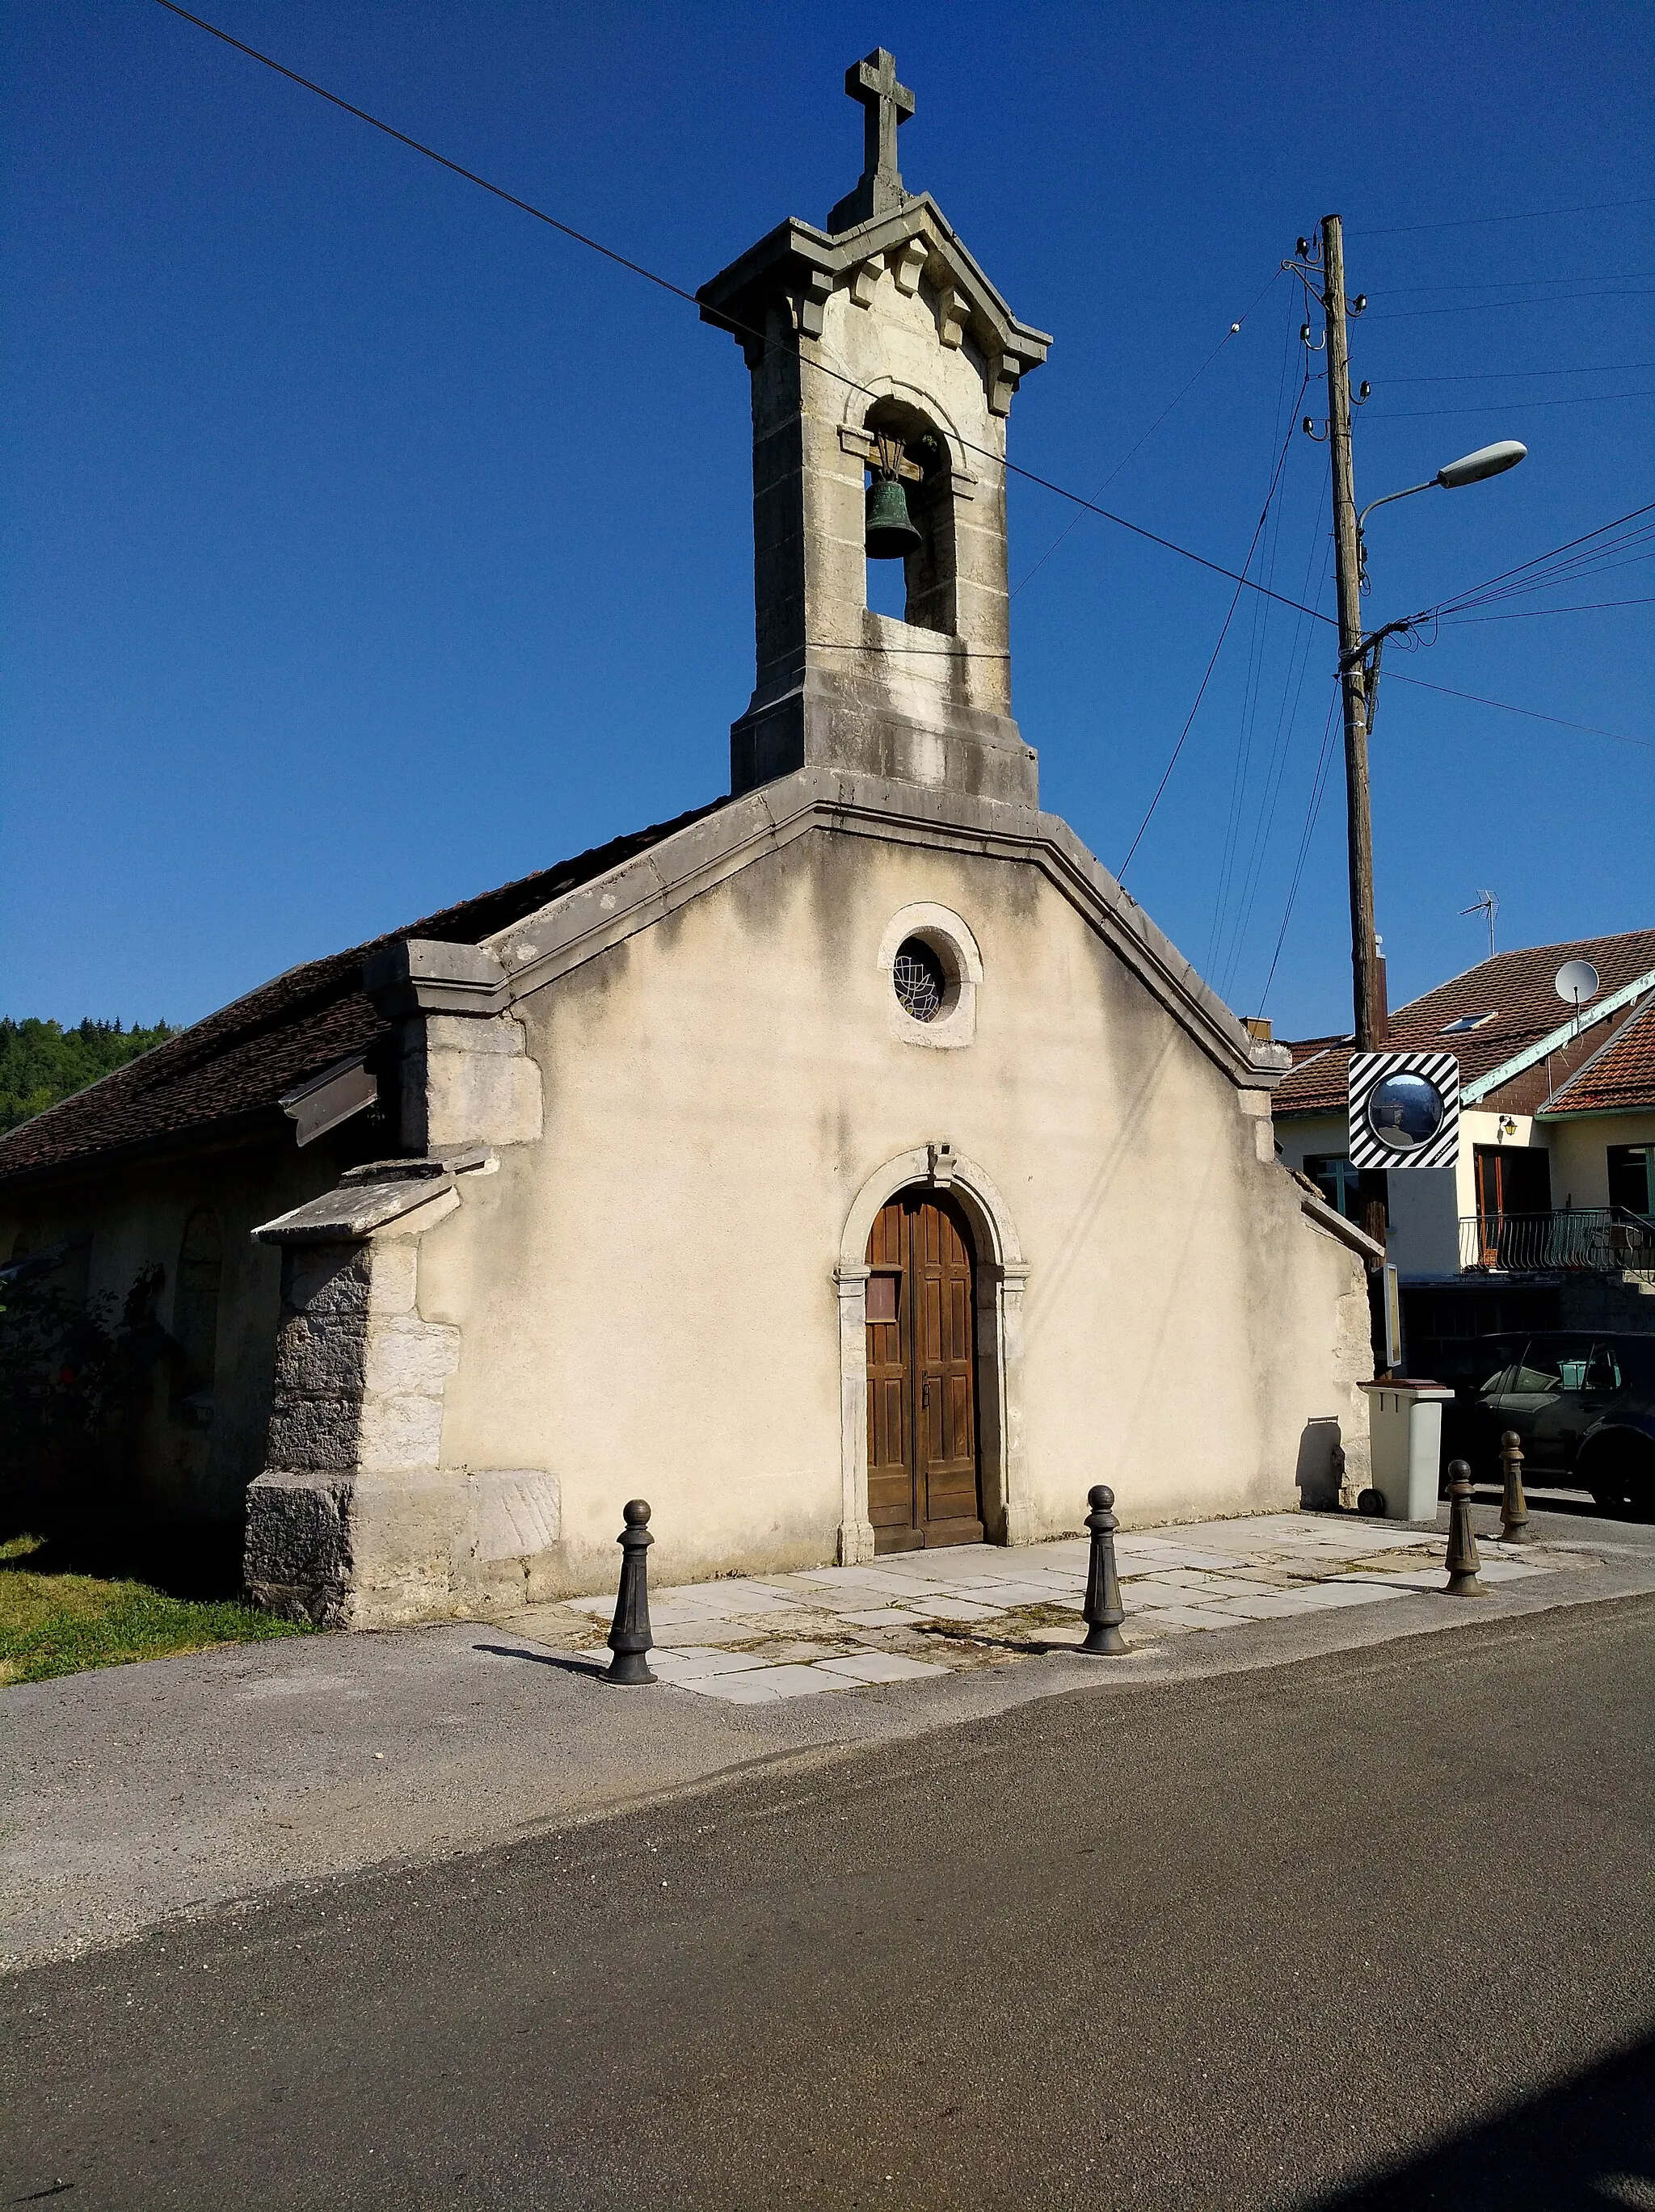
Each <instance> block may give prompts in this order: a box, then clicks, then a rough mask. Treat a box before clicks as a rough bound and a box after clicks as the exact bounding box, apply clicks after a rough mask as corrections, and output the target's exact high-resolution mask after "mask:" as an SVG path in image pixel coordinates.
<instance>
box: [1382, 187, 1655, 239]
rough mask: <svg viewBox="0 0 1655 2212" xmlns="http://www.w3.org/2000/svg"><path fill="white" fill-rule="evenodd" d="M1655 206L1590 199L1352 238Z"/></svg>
mask: <svg viewBox="0 0 1655 2212" xmlns="http://www.w3.org/2000/svg"><path fill="white" fill-rule="evenodd" d="M1629 207H1655V193H1652V192H1646V193H1644V194H1643V195H1641V196H1640V197H1639V198H1637V199H1631V200H1589V201H1588V202H1587V203H1586V204H1585V206H1584V207H1566V208H1525V209H1524V210H1522V211H1521V212H1520V213H1515V214H1512V215H1462V216H1453V217H1451V219H1450V220H1449V221H1448V222H1393V223H1387V224H1386V225H1385V226H1384V228H1381V229H1378V230H1354V231H1352V233H1351V236H1352V237H1353V238H1406V237H1409V236H1412V235H1413V234H1415V233H1416V232H1418V231H1422V230H1471V229H1475V228H1478V227H1479V226H1481V225H1482V224H1484V223H1490V222H1549V221H1550V220H1551V219H1552V217H1553V216H1564V215H1602V214H1603V213H1605V212H1606V211H1607V210H1609V209H1610V208H1629Z"/></svg>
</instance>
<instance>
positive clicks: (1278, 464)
mask: <svg viewBox="0 0 1655 2212" xmlns="http://www.w3.org/2000/svg"><path fill="white" fill-rule="evenodd" d="M1309 382H1310V372H1309V370H1308V369H1307V370H1306V371H1305V378H1304V382H1303V383H1301V384H1300V386H1299V398H1303V397H1304V392H1305V385H1306V384H1308V383H1309ZM1298 410H1299V400H1297V399H1295V400H1294V402H1293V412H1294V413H1295V414H1297V412H1298ZM1294 435H1295V430H1294V429H1291V428H1290V429H1289V430H1288V432H1287V436H1286V437H1285V438H1284V439H1283V440H1282V441H1281V452H1280V453H1278V454H1277V455H1276V461H1275V474H1274V475H1273V476H1272V477H1271V478H1270V488H1269V490H1268V491H1267V492H1266V493H1265V495H1264V504H1263V507H1261V508H1260V509H1259V511H1258V520H1257V521H1256V523H1255V524H1254V525H1253V536H1252V543H1251V544H1250V545H1249V546H1248V548H1247V558H1246V559H1245V560H1244V562H1242V564H1241V574H1240V576H1238V578H1237V580H1236V587H1235V590H1234V591H1233V592H1232V593H1231V595H1230V605H1229V607H1228V609H1227V610H1226V614H1225V617H1224V626H1223V628H1222V629H1220V632H1219V634H1218V642H1217V644H1216V645H1214V647H1213V651H1212V654H1211V657H1210V658H1209V659H1208V663H1207V666H1206V668H1205V670H1204V671H1202V679H1201V688H1200V690H1198V691H1197V692H1196V699H1195V704H1194V705H1193V706H1192V707H1191V708H1190V712H1189V714H1187V715H1186V716H1185V717H1184V724H1183V729H1181V730H1180V731H1179V732H1178V742H1177V744H1175V745H1174V746H1173V748H1172V757H1171V759H1170V760H1169V761H1168V762H1167V763H1166V766H1165V769H1164V770H1163V771H1162V775H1161V780H1160V781H1159V783H1158V784H1157V785H1156V787H1155V796H1154V797H1153V799H1151V800H1150V802H1149V804H1148V805H1147V807H1146V808H1145V810H1144V818H1143V820H1142V821H1141V823H1139V824H1138V829H1137V835H1136V836H1135V837H1134V838H1133V840H1132V842H1131V843H1130V844H1129V846H1128V847H1127V851H1126V858H1125V860H1123V861H1122V863H1121V865H1120V866H1119V867H1118V868H1117V870H1116V871H1115V880H1116V882H1117V884H1123V883H1124V882H1125V881H1126V872H1127V870H1128V869H1129V867H1130V866H1131V865H1132V855H1133V854H1135V852H1136V851H1137V849H1138V847H1139V846H1140V844H1141V842H1143V834H1144V831H1145V830H1146V829H1148V827H1149V818H1150V816H1151V815H1153V812H1154V811H1155V809H1156V808H1157V807H1158V806H1159V805H1160V803H1161V793H1163V792H1164V791H1165V789H1166V787H1167V785H1168V783H1169V782H1170V781H1171V775H1172V771H1173V769H1175V768H1176V767H1177V764H1178V755H1179V754H1180V753H1181V752H1182V751H1183V744H1184V739H1185V738H1187V737H1188V736H1189V735H1190V731H1191V729H1192V728H1193V727H1194V726H1195V720H1196V715H1197V714H1199V713H1200V711H1201V702H1202V700H1203V699H1204V698H1205V697H1206V696H1207V687H1208V684H1210V683H1211V682H1212V680H1213V671H1214V669H1215V668H1216V667H1217V666H1218V657H1219V655H1220V653H1222V652H1223V650H1224V641H1225V639H1226V637H1228V635H1230V625H1231V623H1232V622H1233V621H1234V620H1235V618H1236V609H1237V608H1238V606H1239V605H1241V587H1242V584H1243V582H1244V580H1245V578H1246V573H1247V570H1248V568H1250V565H1251V563H1252V558H1253V555H1254V554H1255V553H1256V551H1257V550H1258V540H1259V535H1260V532H1262V531H1263V527H1264V523H1265V518H1266V517H1267V516H1268V515H1269V512H1270V504H1271V501H1273V500H1274V499H1275V492H1276V486H1277V485H1278V484H1279V483H1281V470H1282V466H1283V464H1284V463H1285V462H1286V460H1287V452H1288V448H1289V447H1291V446H1292V444H1293V438H1294ZM1269 596H1270V597H1271V598H1272V599H1274V598H1275V596H1276V595H1275V592H1271V593H1270V595H1269ZM1286 604H1287V605H1293V604H1294V602H1293V601H1291V600H1289V601H1287V602H1286ZM1300 611H1301V612H1305V613H1308V612H1309V611H1310V610H1309V609H1308V608H1305V609H1301V610H1300ZM1322 619H1323V621H1324V622H1325V621H1326V620H1327V619H1328V617H1326V616H1325V615H1324V616H1323V617H1322Z"/></svg>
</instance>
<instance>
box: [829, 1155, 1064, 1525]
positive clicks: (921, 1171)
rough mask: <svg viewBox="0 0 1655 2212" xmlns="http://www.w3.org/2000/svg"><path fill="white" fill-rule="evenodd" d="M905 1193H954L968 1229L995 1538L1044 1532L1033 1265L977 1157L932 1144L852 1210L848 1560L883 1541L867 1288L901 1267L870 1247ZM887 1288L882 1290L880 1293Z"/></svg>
mask: <svg viewBox="0 0 1655 2212" xmlns="http://www.w3.org/2000/svg"><path fill="white" fill-rule="evenodd" d="M905 1193H912V1194H915V1195H916V1197H917V1198H923V1197H925V1196H930V1197H932V1198H937V1197H946V1200H948V1202H949V1205H950V1206H952V1208H954V1209H955V1210H956V1211H955V1214H954V1218H955V1219H956V1221H957V1222H963V1223H964V1228H965V1231H966V1232H967V1237H968V1238H969V1242H968V1243H967V1246H966V1249H968V1251H969V1252H970V1261H971V1266H970V1304H971V1316H970V1346H971V1358H972V1368H973V1377H972V1380H973V1389H972V1393H971V1398H972V1411H973V1419H974V1430H975V1435H974V1442H975V1449H976V1468H975V1474H976V1489H977V1516H976V1517H977V1519H979V1520H980V1522H981V1523H982V1528H983V1534H984V1536H986V1538H987V1539H988V1541H989V1542H990V1543H1003V1544H1022V1543H1027V1542H1029V1541H1031V1539H1032V1536H1033V1534H1034V1526H1033V1516H1032V1513H1031V1510H1030V1506H1029V1503H1028V1490H1027V1476H1026V1469H1025V1455H1024V1446H1023V1290H1024V1285H1025V1281H1026V1280H1027V1278H1028V1272H1029V1271H1028V1269H1027V1267H1025V1264H1024V1261H1023V1252H1022V1247H1021V1245H1020V1244H1019V1242H1018V1236H1017V1229H1016V1225H1015V1224H1014V1223H1013V1220H1012V1217H1011V1215H1010V1213H1009V1212H1008V1211H1007V1206H1006V1204H1005V1201H1004V1200H1003V1199H1002V1198H1001V1194H1000V1193H999V1192H998V1191H997V1190H996V1189H995V1186H994V1184H993V1182H991V1181H990V1180H989V1176H987V1175H986V1174H984V1172H983V1170H982V1169H981V1168H980V1167H979V1166H978V1165H977V1163H976V1162H975V1161H973V1160H969V1159H967V1158H964V1155H963V1154H961V1153H958V1152H956V1151H955V1150H954V1148H953V1146H952V1144H950V1143H948V1142H946V1141H941V1142H939V1143H936V1144H932V1145H922V1146H917V1147H916V1149H915V1150H914V1151H912V1152H903V1153H900V1154H898V1155H897V1158H894V1159H891V1160H887V1161H886V1162H885V1165H884V1166H883V1167H881V1168H879V1169H877V1170H875V1172H874V1173H873V1175H871V1176H869V1177H868V1179H867V1182H865V1183H864V1184H863V1185H862V1188H861V1190H860V1191H859V1192H858V1193H857V1194H856V1198H855V1202H854V1203H853V1204H852V1206H851V1208H850V1211H849V1214H848V1215H847V1217H846V1219H845V1225H844V1228H843V1232H842V1235H841V1238H840V1245H839V1261H838V1265H837V1267H836V1268H835V1270H834V1282H835V1285H836V1288H837V1291H838V1300H839V1376H840V1425H839V1438H840V1457H841V1467H842V1471H843V1507H842V1518H841V1521H840V1524H839V1558H840V1560H841V1563H842V1564H843V1565H847V1566H849V1565H855V1563H856V1562H857V1561H859V1560H863V1559H872V1558H873V1556H874V1553H875V1551H876V1548H883V1547H880V1546H879V1542H878V1532H877V1531H876V1530H875V1528H874V1526H873V1522H872V1520H871V1518H870V1508H869V1481H868V1477H869V1450H868V1447H869V1432H870V1427H871V1425H872V1424H871V1422H870V1418H869V1403H868V1391H869V1370H868V1359H869V1349H870V1338H871V1337H872V1336H873V1330H872V1328H870V1325H869V1319H868V1291H869V1286H870V1285H871V1284H872V1283H873V1281H874V1279H875V1277H876V1275H877V1274H878V1273H880V1272H885V1273H890V1272H891V1269H890V1268H886V1269H885V1270H883V1271H882V1270H880V1269H879V1268H876V1267H873V1265H871V1264H870V1261H869V1257H868V1255H869V1253H870V1252H871V1251H872V1250H873V1249H874V1243H873V1240H874V1235H875V1230H876V1227H877V1225H878V1224H879V1219H880V1217H881V1215H882V1213H883V1212H884V1210H885V1207H886V1206H887V1205H888V1204H889V1203H890V1202H891V1200H894V1199H899V1198H901V1197H902V1196H903V1194H905ZM939 1249H940V1248H939ZM883 1295H884V1294H883V1293H880V1292H876V1293H875V1297H876V1299H877V1298H879V1297H882V1296H883ZM910 1296H911V1292H910ZM898 1297H900V1292H898ZM876 1310H877V1309H876ZM879 1326H880V1327H881V1328H888V1327H889V1326H890V1324H889V1323H881V1324H879ZM888 1348H889V1346H888V1345H883V1344H881V1343H880V1342H879V1340H875V1341H874V1343H873V1352H874V1354H875V1358H876V1361H877V1359H878V1358H879V1354H880V1353H881V1352H883V1351H884V1350H886V1349H888ZM898 1387H899V1388H900V1383H898ZM911 1387H912V1386H911V1384H910V1389H911ZM910 1402H911V1401H910ZM887 1464H888V1462H887ZM910 1541H911V1540H910ZM921 1541H924V1539H923V1537H922V1539H921ZM955 1541H959V1539H958V1538H957V1539H956V1540H955Z"/></svg>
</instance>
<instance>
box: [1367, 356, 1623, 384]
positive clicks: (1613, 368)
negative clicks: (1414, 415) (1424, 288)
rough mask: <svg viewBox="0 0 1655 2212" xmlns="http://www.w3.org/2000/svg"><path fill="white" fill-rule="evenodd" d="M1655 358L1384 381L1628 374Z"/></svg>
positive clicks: (1461, 381) (1480, 381)
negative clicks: (1591, 364) (1581, 365)
mask: <svg viewBox="0 0 1655 2212" xmlns="http://www.w3.org/2000/svg"><path fill="white" fill-rule="evenodd" d="M1645 368H1655V361H1600V362H1597V363H1595V364H1594V365H1593V366H1591V367H1590V368H1472V369H1460V370H1457V371H1456V372H1455V373H1454V374H1452V375H1450V376H1441V375H1438V376H1387V377H1386V379H1385V382H1386V383H1387V384H1500V383H1504V382H1506V381H1507V380H1510V379H1511V378H1512V377H1517V376H1631V375H1633V374H1635V373H1636V372H1637V371H1638V370H1640V369H1645Z"/></svg>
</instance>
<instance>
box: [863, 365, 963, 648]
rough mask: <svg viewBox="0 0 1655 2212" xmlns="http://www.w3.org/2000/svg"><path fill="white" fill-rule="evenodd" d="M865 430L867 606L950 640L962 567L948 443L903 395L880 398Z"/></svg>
mask: <svg viewBox="0 0 1655 2212" xmlns="http://www.w3.org/2000/svg"><path fill="white" fill-rule="evenodd" d="M862 427H863V428H864V429H866V430H867V432H868V434H869V435H870V436H871V438H872V439H873V445H872V447H871V448H870V450H869V453H868V457H867V491H866V495H865V505H864V530H865V538H864V544H865V549H866V552H867V605H868V606H869V607H870V608H871V609H872V610H873V611H874V612H875V613H876V614H885V615H890V616H891V617H894V618H895V619H896V620H897V621H900V622H905V623H911V624H912V625H913V626H914V627H915V628H916V629H929V630H936V631H939V632H940V633H941V634H942V635H944V636H946V637H952V636H953V635H955V625H956V619H957V606H956V599H957V594H956V592H955V588H954V580H955V575H956V573H957V569H956V556H955V546H954V493H953V471H952V466H951V465H950V461H949V457H948V445H947V441H946V439H945V438H944V436H943V435H942V434H941V432H940V430H938V428H936V426H935V424H934V423H933V422H929V421H928V419H927V417H926V416H924V415H923V414H922V412H921V411H920V410H919V409H918V408H916V407H913V406H910V405H909V404H907V403H906V402H904V401H903V400H899V399H880V400H877V401H876V402H875V403H874V404H873V406H872V407H870V408H869V410H868V411H867V417H866V419H865V421H864V422H863V426H862ZM899 563H900V568H898V564H899ZM897 574H900V577H901V583H900V586H897V581H896V579H897ZM899 609H900V611H898V610H899Z"/></svg>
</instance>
